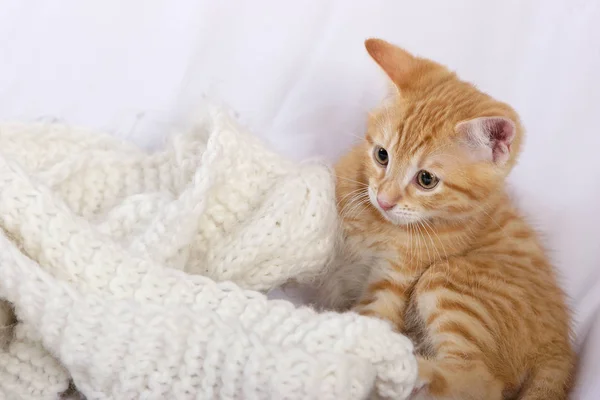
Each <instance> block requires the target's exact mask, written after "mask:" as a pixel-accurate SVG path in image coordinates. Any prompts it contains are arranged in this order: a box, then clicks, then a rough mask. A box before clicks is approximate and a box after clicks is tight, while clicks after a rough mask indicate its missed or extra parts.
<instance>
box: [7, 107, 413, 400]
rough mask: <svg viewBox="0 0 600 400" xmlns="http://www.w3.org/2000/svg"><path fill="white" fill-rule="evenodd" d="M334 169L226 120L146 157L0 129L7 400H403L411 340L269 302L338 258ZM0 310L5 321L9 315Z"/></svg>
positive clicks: (110, 142)
mask: <svg viewBox="0 0 600 400" xmlns="http://www.w3.org/2000/svg"><path fill="white" fill-rule="evenodd" d="M333 191H334V189H333V180H332V177H331V174H330V171H329V170H328V169H327V168H326V167H325V166H322V165H319V164H315V163H313V164H301V165H296V164H293V163H290V162H288V161H286V160H284V159H282V158H281V157H279V156H278V155H276V154H274V153H272V152H270V151H269V150H267V149H266V148H265V147H264V146H263V145H261V144H260V143H259V142H258V141H257V140H256V139H255V138H253V137H251V136H250V135H248V134H246V133H244V132H242V131H240V128H239V127H238V126H236V125H235V123H234V122H233V121H232V120H231V119H230V118H229V117H228V115H227V114H226V113H224V112H222V111H220V110H211V111H209V112H207V117H206V118H205V119H204V120H203V123H202V124H200V125H199V126H198V127H196V128H195V129H193V130H191V131H190V132H188V133H185V134H178V135H174V136H173V137H172V138H171V139H170V141H169V143H168V145H167V146H166V148H165V150H163V151H161V152H157V153H154V154H148V153H147V152H144V151H142V150H140V149H138V148H135V147H133V146H131V145H128V144H125V143H123V142H121V141H118V140H116V139H114V138H112V137H110V136H107V135H101V134H97V133H94V132H87V131H85V130H82V129H75V128H72V127H68V126H65V125H59V124H4V125H0V298H2V299H6V300H8V301H9V302H10V303H12V304H13V306H14V308H15V312H16V315H17V317H18V321H19V322H18V324H17V325H16V327H15V330H14V333H15V335H14V338H13V339H12V341H11V342H10V344H9V345H8V348H7V349H6V350H2V351H0V399H2V400H4V399H7V400H13V399H15V400H16V399H19V400H20V399H52V400H55V399H57V397H58V394H59V393H61V392H63V391H64V390H65V389H67V386H68V383H69V380H70V379H72V380H73V381H74V383H75V385H76V386H77V388H78V389H79V390H80V391H81V392H82V393H83V394H84V395H85V396H86V397H87V398H88V399H89V400H92V399H119V400H125V399H284V398H285V399H364V398H369V397H381V398H390V399H404V398H407V397H408V396H409V394H410V392H411V390H412V386H413V382H414V380H415V378H416V362H415V358H414V356H413V348H412V345H411V343H410V341H409V340H408V339H407V338H405V337H404V336H401V335H398V334H395V333H393V332H392V330H391V328H390V327H389V326H388V324H386V323H384V322H383V321H379V320H376V319H372V318H366V317H361V316H358V315H356V314H354V313H345V314H336V313H317V312H315V311H314V310H312V309H310V308H307V307H303V308H295V307H294V306H293V305H292V304H291V303H289V302H286V301H275V300H267V298H266V296H265V295H264V294H262V293H261V291H262V292H265V291H268V290H270V289H272V288H274V287H277V286H279V285H281V284H283V283H285V282H287V281H290V280H296V281H299V282H307V281H310V280H311V279H314V278H315V277H317V276H318V274H319V273H321V272H322V269H323V268H324V266H325V265H326V264H327V263H328V262H329V261H330V260H331V258H332V257H333V255H334V248H335V241H336V236H337V233H336V227H337V221H336V210H335V203H334V201H333V198H334V195H333ZM0 310H1V309H0Z"/></svg>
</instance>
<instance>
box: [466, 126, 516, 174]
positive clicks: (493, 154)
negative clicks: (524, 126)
mask: <svg viewBox="0 0 600 400" xmlns="http://www.w3.org/2000/svg"><path fill="white" fill-rule="evenodd" d="M456 131H457V132H459V133H461V134H462V135H463V138H464V139H466V140H467V143H468V145H469V147H470V148H471V149H472V150H475V153H476V154H477V155H478V158H484V159H485V158H487V159H489V160H490V161H493V162H494V163H496V164H499V165H503V164H504V163H506V162H507V161H508V158H509V157H510V145H511V143H512V141H513V139H514V137H515V124H514V123H513V122H512V121H511V120H510V119H508V118H504V117H482V118H475V119H472V120H469V121H464V122H461V123H459V124H458V125H457V126H456Z"/></svg>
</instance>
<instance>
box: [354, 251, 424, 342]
mask: <svg viewBox="0 0 600 400" xmlns="http://www.w3.org/2000/svg"><path fill="white" fill-rule="evenodd" d="M420 273H421V270H418V269H417V268H411V267H410V266H400V265H398V264H394V263H392V262H390V261H389V260H380V261H379V262H378V264H376V265H373V266H372V268H371V271H370V274H369V277H368V280H367V283H366V285H365V289H364V291H363V294H362V296H361V298H360V301H359V302H358V304H357V305H356V306H355V307H354V311H356V312H358V313H359V314H362V315H366V316H373V317H377V318H381V319H385V320H386V321H388V322H390V323H392V325H393V326H394V328H395V329H396V330H397V331H399V332H402V331H403V330H404V313H405V311H406V306H407V304H408V300H409V292H410V288H411V287H412V286H413V285H414V282H415V280H416V279H417V278H418V277H419V275H420Z"/></svg>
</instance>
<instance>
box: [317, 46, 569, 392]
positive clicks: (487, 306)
mask: <svg viewBox="0 0 600 400" xmlns="http://www.w3.org/2000/svg"><path fill="white" fill-rule="evenodd" d="M366 47H367V50H368V52H369V53H370V55H371V56H372V58H373V59H374V60H375V61H376V62H377V63H378V64H379V65H380V67H381V68H382V69H383V70H384V71H385V72H386V74H387V75H388V76H389V77H390V79H391V80H392V82H393V84H394V86H395V88H396V89H397V90H395V91H394V95H393V96H392V98H391V99H389V100H388V101H386V102H385V103H384V104H383V105H382V107H381V108H380V109H378V110H377V111H375V112H373V113H372V115H371V116H370V120H369V126H368V129H367V134H366V138H365V140H364V141H362V142H361V143H359V144H358V145H357V146H356V147H354V148H353V149H352V150H351V151H350V152H349V153H348V154H347V155H346V156H345V157H343V158H342V159H341V160H340V162H339V163H338V165H337V166H336V173H337V177H338V179H337V181H338V182H337V197H338V204H339V210H340V214H341V216H342V221H343V226H344V232H345V238H346V243H347V250H348V253H349V254H350V255H348V256H347V259H346V261H345V262H346V265H345V266H344V268H341V269H339V270H338V271H336V272H335V273H334V276H333V277H332V278H331V279H330V281H329V282H328V283H326V284H325V285H324V291H325V292H327V295H328V296H329V299H330V300H332V303H336V302H337V305H338V306H339V308H343V307H345V306H346V305H348V304H351V303H354V304H355V306H354V307H355V309H356V310H357V311H358V312H360V313H363V314H365V315H372V316H378V317H381V318H385V319H387V320H389V321H390V322H391V323H392V324H393V325H394V326H395V327H396V328H397V330H398V331H400V332H403V333H406V334H408V335H409V336H410V337H411V338H413V339H414V340H415V342H416V343H417V348H418V352H419V386H418V390H417V392H416V393H415V394H414V397H415V398H433V399H472V400H500V399H509V398H520V399H524V400H551V399H557V400H561V399H565V398H566V397H567V391H568V387H569V382H570V377H571V373H572V370H573V365H574V353H573V350H572V346H571V340H570V335H571V330H570V315H569V310H568V308H567V306H566V302H565V295H564V293H563V292H562V291H561V289H560V288H559V286H558V285H557V282H556V278H555V273H554V271H553V268H552V266H551V265H550V263H549V261H548V258H547V256H546V254H545V251H544V249H543V247H542V245H541V244H540V241H539V240H538V237H537V235H536V233H535V232H534V230H533V229H532V228H531V227H530V226H529V225H528V224H527V223H526V222H525V220H524V219H523V218H522V216H521V215H520V214H519V211H518V210H517V209H516V208H515V207H514V206H513V204H512V202H511V200H510V199H509V197H508V196H507V194H506V191H505V178H506V176H507V174H508V173H509V172H510V170H511V169H512V167H513V165H514V164H515V161H516V159H517V156H518V154H519V151H520V148H521V142H522V139H523V129H522V127H521V124H520V122H519V117H518V115H517V114H516V112H515V111H514V110H513V109H512V108H511V107H510V106H509V105H507V104H504V103H502V102H499V101H496V100H494V99H493V98H491V97H490V96H488V95H487V94H485V93H482V92H481V91H479V90H478V89H476V88H475V87H474V86H473V85H471V84H469V83H466V82H463V81H461V80H459V78H458V77H457V76H456V75H455V74H454V73H453V72H451V71H449V70H448V69H446V68H445V67H443V66H442V65H440V64H437V63H435V62H433V61H430V60H426V59H422V58H417V57H414V56H412V55H411V54H409V53H407V52H406V51H404V50H402V49H400V48H398V47H396V46H394V45H392V44H389V43H387V42H385V41H382V40H379V39H370V40H368V41H367V42H366ZM381 149H384V151H383V152H382V151H381ZM384 159H385V160H387V162H383V160H384ZM422 171H425V172H422ZM430 178H431V179H430ZM431 182H437V183H436V184H435V185H434V186H433V187H432V188H430V187H429V186H430V183H431ZM336 274H337V275H336ZM334 286H337V288H336V287H334ZM345 295H346V296H347V298H346V299H345V300H347V301H343V300H340V299H342V298H343V297H344V296H345ZM336 296H338V297H339V299H337V298H334V297H336ZM333 305H336V304H333Z"/></svg>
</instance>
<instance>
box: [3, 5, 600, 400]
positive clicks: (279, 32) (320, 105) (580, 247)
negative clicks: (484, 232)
mask: <svg viewBox="0 0 600 400" xmlns="http://www.w3.org/2000/svg"><path fill="white" fill-rule="evenodd" d="M598 20H600V2H598V1H596V0H505V1H503V2H491V1H481V0H455V1H452V2H450V1H447V0H437V1H433V0H430V1H422V2H417V1H409V0H407V1H405V0H370V1H368V2H367V1H359V0H355V1H352V0H338V1H333V0H303V1H295V2H283V1H279V0H254V1H252V2H250V1H244V0H220V1H218V2H217V1H210V0H203V1H197V0H178V1H171V0H128V1H121V0H96V1H85V2H82V1H78V0H54V1H51V2H50V1H45V0H0V119H1V120H7V119H18V120H31V119H35V118H39V117H56V118H60V119H63V120H66V121H68V122H71V123H76V124H82V125H86V126H91V127H95V128H101V129H106V130H109V131H110V132H112V133H114V134H115V135H118V136H121V137H124V138H128V139H130V140H132V141H135V142H136V143H138V144H140V145H142V146H145V147H149V148H151V147H155V146H157V145H159V144H160V143H161V141H162V139H163V137H164V135H165V132H166V130H167V127H169V126H172V125H174V124H178V123H180V122H182V121H184V120H185V118H186V117H187V116H189V115H190V113H191V112H192V111H193V108H194V106H195V105H197V104H199V102H200V101H201V99H202V96H208V97H209V98H212V99H220V100H222V101H223V102H225V103H226V104H228V105H230V106H232V107H233V108H234V109H235V110H237V112H238V113H239V116H240V119H241V120H242V121H244V122H245V123H246V124H247V125H248V126H249V127H250V128H251V129H252V130H253V131H254V132H256V133H257V134H258V135H260V136H262V137H263V138H265V139H266V140H268V141H269V142H270V143H271V144H272V145H273V146H274V147H275V148H277V149H279V150H280V151H282V152H284V153H286V154H288V155H290V156H292V157H294V158H298V159H302V158H306V157H312V156H325V157H328V158H330V159H334V158H335V157H337V156H338V155H339V154H340V153H342V152H343V151H344V150H345V149H346V148H347V146H348V145H349V144H350V143H351V142H352V141H353V140H354V139H355V136H356V135H361V134H362V132H363V125H364V120H365V112H366V110H367V109H369V108H370V107H372V106H373V105H375V104H376V103H377V101H378V100H379V99H380V98H381V96H382V94H383V92H384V89H385V85H386V82H385V79H384V78H383V76H382V74H381V72H380V71H379V70H378V69H377V67H376V66H375V65H374V64H373V63H372V62H371V61H370V60H369V58H368V56H367V55H366V52H365V51H364V49H363V45H362V42H363V40H364V39H365V38H367V37H370V36H380V37H383V38H385V39H388V40H390V41H393V42H395V43H397V44H400V45H403V46H404V47H406V48H407V49H409V50H411V51H413V52H415V53H417V54H420V55H423V56H427V57H430V58H434V59H436V60H438V61H441V62H443V63H446V64H448V65H449V66H450V67H451V68H453V69H455V70H457V71H458V72H459V74H461V76H462V77H464V78H465V79H468V80H470V81H473V82H475V83H476V84H477V85H479V87H480V88H482V89H483V90H486V91H488V92H490V93H491V94H493V95H494V96H496V97H497V98H499V99H502V100H506V101H508V102H510V103H511V104H513V105H514V106H515V107H516V108H517V109H518V110H519V111H520V113H521V116H522V118H523V120H524V122H525V126H526V128H527V130H528V138H527V143H526V148H525V152H524V154H523V157H522V159H521V163H520V165H519V166H518V168H517V169H516V170H515V172H514V173H513V175H512V181H513V183H514V186H515V192H516V193H517V195H518V197H519V199H520V201H521V203H522V206H523V208H524V209H525V210H527V212H528V213H529V215H530V216H531V219H532V221H534V222H535V223H536V224H537V225H538V226H539V227H540V229H541V230H543V231H544V232H545V233H546V238H547V243H548V247H549V248H550V249H551V251H552V253H553V258H554V260H555V262H556V265H557V267H558V268H559V270H560V272H561V275H562V282H563V284H564V287H565V289H566V290H567V291H568V293H569V294H570V296H571V298H572V304H573V307H574V309H575V311H576V313H577V325H576V333H577V342H578V345H580V348H581V355H582V368H581V371H580V375H579V384H578V386H577V388H576V394H575V398H576V399H586V400H588V399H589V400H592V399H597V398H600V381H598V380H597V379H596V378H597V376H599V375H600V361H598V360H600V320H599V319H600V316H598V310H599V309H600V246H599V245H598V237H599V235H598V233H597V232H598V227H599V226H600V216H599V214H598V211H597V207H598V205H599V204H600V157H599V156H598V149H599V148H600V134H599V133H598V126H597V125H598V124H597V120H598V112H599V107H600V74H599V73H598V71H600V25H598V23H597V21H598Z"/></svg>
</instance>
